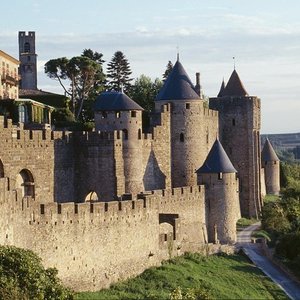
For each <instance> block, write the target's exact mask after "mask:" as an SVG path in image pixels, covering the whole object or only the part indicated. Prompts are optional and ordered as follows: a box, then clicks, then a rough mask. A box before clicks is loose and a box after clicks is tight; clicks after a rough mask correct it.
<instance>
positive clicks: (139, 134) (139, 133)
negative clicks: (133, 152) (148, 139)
mask: <svg viewBox="0 0 300 300" xmlns="http://www.w3.org/2000/svg"><path fill="white" fill-rule="evenodd" d="M141 138H142V131H141V129H139V131H138V139H139V140H140V139H141Z"/></svg>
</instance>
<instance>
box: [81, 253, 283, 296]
mask: <svg viewBox="0 0 300 300" xmlns="http://www.w3.org/2000/svg"><path fill="white" fill-rule="evenodd" d="M179 286H180V287H181V289H182V290H183V291H184V290H185V289H186V288H201V287H204V288H206V289H207V290H208V293H209V295H210V298H212V299H287V297H286V296H285V294H284V293H283V292H282V290H281V289H279V288H278V287H277V286H276V285H275V284H273V283H272V282H271V281H270V280H269V279H268V278H267V277H266V276H264V275H263V274H262V273H261V272H260V271H259V270H258V269H257V268H256V267H254V266H253V265H252V264H250V263H249V262H248V260H247V259H246V258H244V257H243V256H241V255H229V256H223V255H222V256H211V257H208V258H205V257H202V256H200V255H198V254H187V255H185V256H182V257H177V258H174V259H172V260H171V261H170V262H166V263H164V264H163V265H162V266H161V267H159V268H150V269H148V270H146V271H145V272H144V273H142V274H141V275H140V276H137V277H136V278H133V279H130V280H127V281H126V282H123V283H118V284H115V285H113V286H112V287H111V288H110V289H108V290H102V291H100V292H95V293H80V294H77V295H76V298H75V299H169V295H170V292H171V291H173V290H174V289H175V288H177V287H179Z"/></svg>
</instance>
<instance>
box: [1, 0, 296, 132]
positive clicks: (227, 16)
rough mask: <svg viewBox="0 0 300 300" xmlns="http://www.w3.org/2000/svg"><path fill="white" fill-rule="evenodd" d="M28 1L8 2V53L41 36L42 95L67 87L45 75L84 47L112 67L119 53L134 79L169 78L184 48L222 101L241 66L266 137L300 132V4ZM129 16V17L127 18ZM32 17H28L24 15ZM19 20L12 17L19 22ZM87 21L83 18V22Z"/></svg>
mask: <svg viewBox="0 0 300 300" xmlns="http://www.w3.org/2000/svg"><path fill="white" fill-rule="evenodd" d="M88 4H89V5H88V6H87V5H86V4H85V3H84V2H78V3H72V4H71V5H70V3H69V2H67V1H59V2H58V1H57V0H52V1H50V0H44V1H43V2H42V3H41V2H40V1H37V0H28V1H27V2H21V3H18V6H17V9H16V8H15V7H12V5H11V4H10V3H8V2H5V3H3V4H2V8H3V11H5V12H6V13H5V14H4V15H3V16H2V23H3V24H5V27H2V29H0V40H1V45H0V48H1V50H3V51H5V52H6V53H8V54H9V55H11V56H13V57H18V56H19V55H18V32H19V31H26V32H28V31H35V32H36V53H37V55H38V87H39V89H42V90H45V91H50V92H56V93H60V92H61V91H62V89H61V88H60V86H59V85H58V84H57V83H56V82H55V81H54V80H51V79H50V78H48V77H47V76H46V75H45V74H44V70H43V69H44V64H45V63H46V62H47V61H48V60H50V59H53V58H58V57H63V56H65V57H68V58H70V57H73V56H77V55H81V53H82V51H83V50H84V49H85V48H90V49H92V50H93V51H97V52H100V53H102V54H103V58H104V60H105V61H106V63H105V64H104V67H105V66H106V64H107V62H109V61H110V60H111V58H112V56H113V54H114V53H115V52H116V51H118V50H120V51H122V52H123V53H124V54H125V56H126V57H127V59H128V61H129V63H130V66H131V69H132V72H133V77H134V78H136V77H138V76H140V75H142V74H145V75H146V76H149V77H150V78H152V79H154V78H156V77H159V78H162V74H163V73H164V71H165V69H166V65H167V63H168V61H169V60H170V61H172V62H173V63H174V62H175V60H176V55H177V51H178V47H179V53H180V61H181V62H182V64H183V66H184V68H185V69H186V71H187V73H188V75H189V77H190V78H191V80H192V81H193V82H194V83H195V73H196V72H200V73H201V85H202V88H203V91H204V94H205V95H208V96H210V97H213V96H216V95H217V94H218V92H219V88H220V86H221V82H222V79H223V78H225V81H226V82H227V81H228V79H229V76H230V74H231V72H232V70H233V68H234V61H233V57H235V66H236V70H237V72H238V74H239V76H240V78H241V80H242V82H243V84H244V86H245V88H246V90H247V91H248V93H249V95H255V96H257V97H259V98H260V99H261V105H262V125H261V132H262V133H267V132H273V133H274V134H277V133H278V134H281V133H285V132H300V121H299V117H298V115H299V111H300V99H299V95H300V84H299V82H300V54H299V53H300V51H299V50H300V21H299V16H298V11H300V1H296V0H290V1H289V5H286V4H285V3H284V2H283V1H280V0H265V1H263V2H262V1H259V0H253V1H251V2H249V1H247V2H244V1H239V2H237V1H234V0H227V1H224V0H211V1H210V2H209V3H207V1H204V0H187V1H184V2H183V1H180V0H165V1H157V0H154V1H151V3H148V2H143V1H137V0H127V1H126V2H125V1H120V0H116V1H113V2H107V3H100V2H99V1H96V0H90V1H89V3H88ZM124 11H126V14H124ZM25 12H26V13H25ZM12 16H13V17H12ZM83 16H84V17H83Z"/></svg>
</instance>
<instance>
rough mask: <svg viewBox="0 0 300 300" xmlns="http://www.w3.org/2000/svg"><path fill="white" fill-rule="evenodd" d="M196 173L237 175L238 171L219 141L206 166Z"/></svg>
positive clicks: (211, 151)
mask: <svg viewBox="0 0 300 300" xmlns="http://www.w3.org/2000/svg"><path fill="white" fill-rule="evenodd" d="M196 173H237V170H236V169H235V168H234V166H233V165H232V163H231V161H230V159H229V157H228V156H227V154H226V152H225V150H224V148H223V146H222V144H221V143H220V141H219V140H218V139H217V140H216V141H215V143H214V144H213V146H212V148H211V149H210V151H209V153H208V155H207V158H206V160H205V162H204V164H203V165H202V166H201V167H200V168H199V169H198V170H197V171H196Z"/></svg>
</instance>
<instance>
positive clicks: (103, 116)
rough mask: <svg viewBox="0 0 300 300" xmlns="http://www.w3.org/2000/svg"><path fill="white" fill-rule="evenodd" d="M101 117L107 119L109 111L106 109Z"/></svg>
mask: <svg viewBox="0 0 300 300" xmlns="http://www.w3.org/2000/svg"><path fill="white" fill-rule="evenodd" d="M101 118H102V119H106V118H107V112H106V111H103V112H102V115H101Z"/></svg>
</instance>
